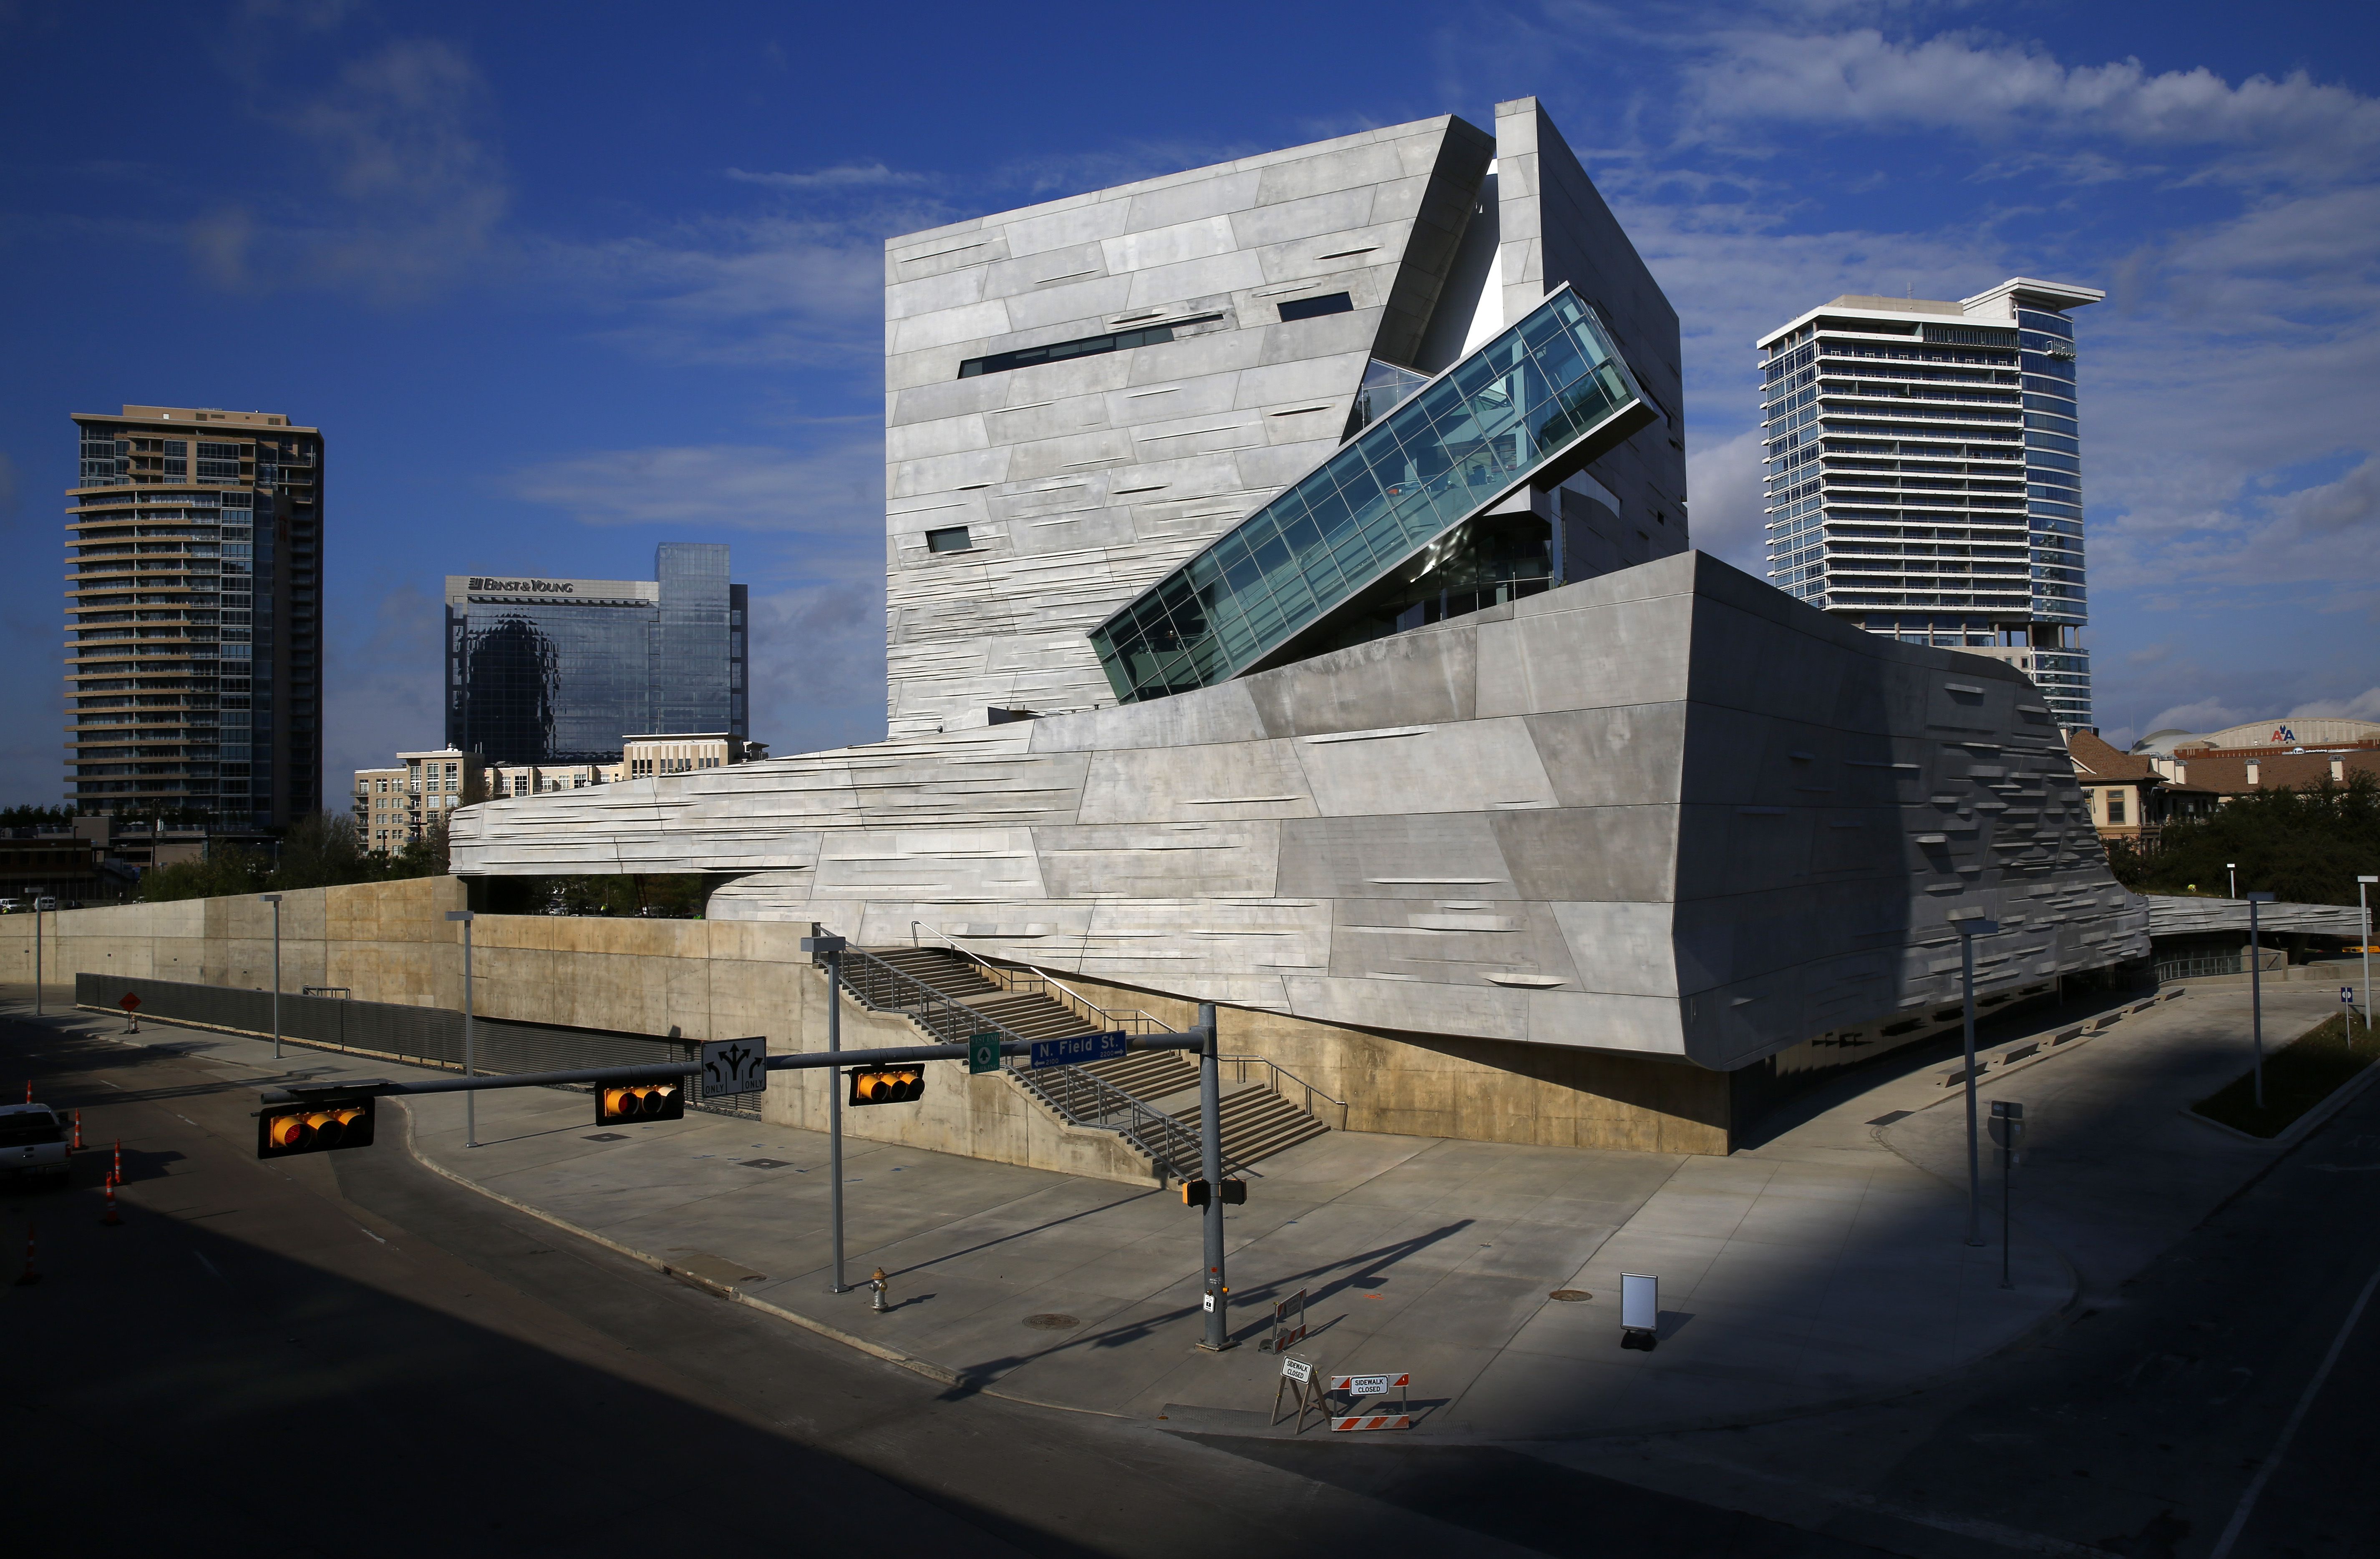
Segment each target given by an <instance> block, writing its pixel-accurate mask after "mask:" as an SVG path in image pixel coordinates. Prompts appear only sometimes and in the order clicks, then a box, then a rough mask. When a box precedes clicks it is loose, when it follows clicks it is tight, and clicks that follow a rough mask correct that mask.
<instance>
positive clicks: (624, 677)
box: [445, 542, 750, 764]
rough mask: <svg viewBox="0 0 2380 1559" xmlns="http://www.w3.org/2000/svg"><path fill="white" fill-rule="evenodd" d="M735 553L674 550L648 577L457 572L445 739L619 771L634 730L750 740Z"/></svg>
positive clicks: (501, 756)
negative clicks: (615, 765)
mask: <svg viewBox="0 0 2380 1559" xmlns="http://www.w3.org/2000/svg"><path fill="white" fill-rule="evenodd" d="M727 567H728V565H727V549H726V548H725V547H723V546H720V545H717V544H712V543H701V542H663V543H662V545H661V546H660V547H658V548H656V549H655V550H654V555H653V577H652V578H650V579H561V578H546V577H542V576H535V575H520V574H504V575H499V574H449V575H447V577H446V687H445V691H446V744H447V745H448V746H450V747H454V748H457V749H459V750H461V751H463V752H466V753H474V754H477V755H480V757H482V758H484V759H486V760H487V761H489V762H491V763H501V764H550V763H560V764H570V763H612V762H617V761H618V760H619V758H620V754H621V748H622V744H623V743H624V742H625V739H626V738H627V737H629V736H632V735H653V734H677V733H692V732H702V733H709V734H720V733H724V734H725V735H727V736H729V737H731V738H735V739H737V740H741V739H742V738H744V737H746V736H748V735H749V734H750V730H749V726H750V719H749V705H748V698H749V689H748V687H747V678H746V668H747V665H748V664H749V660H748V654H747V645H748V637H747V635H748V634H749V633H750V628H749V626H748V623H747V606H746V592H745V586H741V585H737V584H735V583H732V582H731V581H730V580H729V579H728V577H727Z"/></svg>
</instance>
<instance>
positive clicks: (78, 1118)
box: [67, 1110, 82, 1153]
mask: <svg viewBox="0 0 2380 1559" xmlns="http://www.w3.org/2000/svg"><path fill="white" fill-rule="evenodd" d="M74 1115H75V1138H74V1146H72V1147H70V1148H68V1149H67V1152H68V1153H80V1152H82V1111H80V1110H77V1111H75V1112H74Z"/></svg>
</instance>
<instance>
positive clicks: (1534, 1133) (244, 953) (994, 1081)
mask: <svg viewBox="0 0 2380 1559" xmlns="http://www.w3.org/2000/svg"><path fill="white" fill-rule="evenodd" d="M462 907H463V888H462V884H461V883H460V882H459V881H457V880H456V879H455V878H453V877H417V878H413V879H410V880H407V881H404V882H389V883H370V884H362V885H358V886H356V887H350V888H312V889H308V890H306V891H302V892H295V893H290V894H288V895H286V896H285V899H284V901H283V903H282V906H281V912H282V927H281V933H282V934H281V941H282V947H281V962H282V981H283V988H284V989H285V990H296V989H297V988H299V987H300V986H304V985H345V986H346V987H347V988H348V989H349V990H350V991H351V992H352V993H353V995H354V996H355V997H356V998H357V999H358V1000H359V1001H389V1002H399V1003H403V1004H406V1005H407V1006H416V1007H448V1008H455V1009H460V1008H461V1007H462V1005H463V959H462V927H461V926H460V925H454V924H452V923H450V922H448V921H447V920H446V919H445V918H444V916H445V912H446V911H448V910H453V909H460V908H462ZM48 918H49V921H50V923H51V924H52V925H53V927H54V929H55V937H52V938H50V947H49V955H48V956H49V960H50V961H49V969H50V972H51V973H50V981H49V988H50V989H51V990H52V991H53V992H54V993H58V994H61V995H63V994H65V993H66V992H67V991H70V990H71V987H72V981H71V978H70V977H69V976H70V975H71V973H72V972H73V971H76V970H88V971H93V972H98V973H123V974H136V975H137V974H148V975H153V976H155V977H157V978H160V979H166V980H194V981H197V982H199V983H200V984H204V985H244V986H248V987H249V988H252V989H266V988H270V986H271V985H272V981H273V917H272V912H271V910H270V909H269V908H268V907H267V906H265V905H263V904H261V903H258V902H257V901H255V900H249V899H204V900H183V901H181V902H178V903H171V904H132V905H123V906H119V907H115V908H111V909H97V910H70V911H67V912H63V913H60V914H57V915H55V916H51V917H48ZM472 929H473V951H472V961H473V968H472V973H473V982H472V983H473V986H474V991H475V996H476V1000H477V1007H478V1010H479V1011H480V1013H481V1014H482V1015H484V1016H487V1017H491V1018H517V1019H524V1020H529V1021H537V1022H546V1023H565V1024H571V1025H576V1026H578V1027H585V1028H601V1029H624V1030H628V1031H630V1032H633V1033H654V1034H665V1033H669V1032H671V1030H672V1029H675V1030H676V1031H677V1032H678V1033H679V1034H681V1035H682V1036H684V1037H686V1038H688V1039H725V1038H730V1037H734V1036H737V1035H751V1034H759V1035H765V1036H766V1037H767V1038H768V1040H769V1042H770V1045H771V1047H772V1048H775V1049H778V1050H783V1049H784V1048H786V1047H787V1046H788V1045H796V1046H798V1047H800V1048H803V1049H820V1050H822V1049H824V1048H825V1047H826V1038H825V1020H824V1017H823V1012H824V1009H823V1006H822V1005H821V1004H822V1002H823V999H824V995H825V990H826V983H825V976H824V975H823V974H822V973H818V972H816V971H814V970H812V969H811V968H810V967H809V961H808V959H807V956H806V955H804V954H803V953H802V951H801V949H800V944H801V938H802V937H803V936H804V935H806V934H807V927H806V926H803V925H798V924H793V923H785V922H770V921H702V920H625V919H623V920H613V919H604V918H600V917H591V916H590V917H579V916H566V915H481V916H480V918H479V920H478V921H477V922H475V923H474V925H473V928H472ZM61 952H63V958H61V956H60V955H61ZM31 971H32V917H31V916H30V915H9V916H6V917H0V972H5V975H6V979H7V980H8V981H10V982H11V983H13V984H20V985H21V984H24V983H26V982H30V978H31ZM1066 984H1067V985H1069V986H1071V987H1072V988H1074V989H1075V990H1077V991H1079V992H1080V993H1081V994H1082V995H1083V996H1085V997H1087V998H1089V999H1090V1000H1092V1001H1095V1002H1098V1003H1099V1004H1100V1005H1102V1006H1107V1007H1114V1008H1123V1009H1129V1008H1142V1009H1147V1011H1149V1012H1150V1013H1152V1014H1154V1015H1155V1016H1157V1017H1159V1018H1161V1019H1163V1020H1164V1021H1167V1022H1169V1023H1172V1024H1173V1025H1174V1026H1176V1027H1187V1026H1188V1025H1189V1024H1190V1023H1191V1022H1193V1021H1196V1009H1195V1007H1194V1005H1193V1004H1192V1003H1190V1002H1186V1001H1183V1000H1179V999H1177V998H1174V997H1163V996H1157V995H1153V994H1151V993H1148V992H1143V991H1135V990H1131V989H1128V988H1126V987H1123V986H1116V985H1102V984H1101V983H1099V982H1098V981H1093V980H1082V979H1075V978H1072V977H1069V978H1068V979H1067V981H1066ZM844 1017H845V1021H844V1048H846V1049H856V1048H859V1047H861V1046H862V1045H915V1044H917V1043H919V1042H920V1041H919V1036H918V1033H917V1030H916V1029H915V1028H913V1027H912V1026H911V1025H910V1024H909V1023H908V1022H907V1021H905V1020H902V1019H893V1018H887V1017H883V1016H880V1015H874V1014H868V1013H866V1012H863V1011H861V1010H860V1009H857V1008H856V1007H853V1006H850V1005H848V1004H846V1005H845V1007H844ZM1220 1022H1221V1026H1222V1031H1223V1034H1222V1041H1223V1048H1224V1051H1225V1052H1226V1053H1227V1054H1239V1055H1254V1056H1262V1057H1266V1058H1267V1059H1269V1060H1270V1061H1272V1062H1274V1063H1275V1064H1276V1065H1279V1066H1281V1067H1283V1068H1286V1069H1287V1070H1290V1071H1291V1072H1293V1073H1295V1074H1296V1075H1297V1076H1298V1077H1300V1078H1302V1079H1304V1080H1305V1081H1306V1082H1311V1083H1312V1084H1314V1086H1315V1087H1317V1088H1318V1089H1320V1090H1321V1091H1322V1092H1323V1093H1325V1094H1330V1095H1331V1096H1332V1097H1334V1098H1339V1099H1344V1100H1346V1101H1347V1102H1348V1112H1347V1119H1346V1125H1347V1128H1348V1129H1349V1130H1356V1131H1393V1132H1400V1133H1403V1134H1406V1135H1410V1136H1417V1137H1460V1138H1467V1139H1470V1140H1473V1141H1478V1142H1527V1143H1533V1144H1536V1145H1540V1146H1552V1147H1592V1148H1619V1149H1624V1150H1633V1151H1637V1152H1653V1153H1705V1154H1724V1153H1726V1152H1727V1151H1728V1136H1729V1126H1730V1122H1729V1116H1728V1080H1727V1076H1726V1074H1724V1073H1721V1072H1714V1071H1706V1070H1702V1069H1701V1068H1698V1067H1694V1066H1689V1065H1686V1064H1683V1063H1680V1062H1663V1061H1655V1060H1648V1059H1644V1058H1640V1057H1631V1056H1622V1055H1618V1054H1614V1053H1611V1052H1608V1051H1593V1050H1573V1049H1566V1048H1561V1047H1558V1046H1553V1045H1523V1044H1515V1043H1512V1042H1508V1041H1500V1040H1463V1039H1451V1038H1446V1037H1443V1036H1439V1035H1432V1034H1416V1033H1396V1032H1381V1031H1374V1030H1368V1029H1356V1028H1350V1027H1346V1026H1343V1025H1341V1024H1336V1023H1325V1022H1318V1021H1312V1020H1309V1019H1303V1018H1293V1017H1288V1016H1285V1015H1283V1014H1280V1013H1273V1012H1262V1011H1256V1010H1251V1009H1243V1008H1225V1009H1222V1012H1221V1017H1220ZM863 1034H864V1035H866V1036H867V1037H864V1038H863V1037H860V1036H861V1035H863ZM807 1075H808V1076H809V1077H811V1078H812V1079H816V1078H817V1077H818V1076H820V1075H821V1074H807ZM960 1075H963V1074H961V1073H959V1072H958V1070H957V1069H956V1068H954V1067H952V1066H949V1065H948V1064H943V1065H938V1066H937V1067H936V1068H935V1070H934V1075H933V1078H932V1080H931V1082H929V1087H928V1090H927V1096H926V1099H925V1100H924V1101H922V1102H921V1103H920V1104H919V1105H917V1106H875V1107H872V1108H863V1109H858V1110H846V1111H845V1112H844V1130H847V1131H849V1132H851V1133H852V1134H853V1135H854V1136H859V1137H867V1138H870V1139H877V1140H883V1141H891V1142H906V1143H908V1144H909V1145H911V1146H915V1147H920V1148H931V1149H934V1150H935V1151H938V1152H943V1153H958V1154H969V1155H971V1156H975V1157H979V1158H990V1159H995V1160H998V1161H1000V1162H1002V1163H1008V1164H1028V1165H1032V1166H1036V1167H1039V1168H1048V1169H1062V1170H1063V1171H1065V1172H1066V1173H1069V1174H1082V1175H1096V1176H1099V1177H1101V1178H1110V1179H1134V1180H1145V1179H1146V1178H1147V1174H1148V1171H1147V1166H1145V1165H1144V1164H1143V1163H1141V1161H1140V1160H1139V1159H1138V1158H1137V1156H1136V1155H1134V1154H1131V1153H1130V1152H1129V1150H1127V1149H1125V1148H1123V1146H1122V1145H1121V1144H1120V1143H1119V1142H1116V1140H1115V1139H1114V1138H1112V1137H1111V1135H1110V1134H1109V1133H1105V1132H1078V1131H1076V1130H1075V1129H1072V1128H1068V1127H1065V1126H1064V1125H1063V1123H1062V1122H1060V1121H1058V1120H1057V1119H1056V1118H1054V1117H1052V1116H1050V1115H1049V1113H1048V1112H1046V1111H1045V1110H1043V1109H1042V1108H1041V1106H1038V1104H1036V1103H1035V1102H1034V1101H1033V1099H1032V1098H1031V1096H1030V1095H1028V1094H1025V1093H1024V1092H1023V1091H1022V1090H1021V1089H1018V1088H1017V1087H1016V1086H1015V1085H1014V1084H1013V1083H1010V1082H1006V1081H1004V1080H1002V1079H999V1078H977V1079H973V1080H970V1081H969V1082H966V1083H965V1084H964V1085H961V1087H963V1089H964V1097H965V1100H966V1101H967V1103H966V1105H965V1108H960V1107H958V1106H957V1104H956V1101H957V1100H958V1099H959V1098H960V1097H961V1088H960V1087H952V1086H949V1085H947V1084H946V1083H945V1078H946V1077H950V1078H955V1077H957V1076H960ZM820 1086H822V1084H820V1083H818V1082H815V1081H813V1082H797V1081H795V1074H790V1073H781V1074H779V1075H778V1076H777V1078H776V1079H774V1080H773V1082H772V1084H771V1094H770V1099H769V1105H768V1114H769V1118H771V1119H772V1120H783V1121H785V1122H787V1123H788V1124H796V1125H802V1126H807V1127H811V1128H813V1129H823V1128H824V1126H825V1124H826V1105H825V1095H824V1094H823V1093H820V1092H818V1091H817V1090H818V1088H819V1087H820ZM1294 1096H1295V1095H1294V1094H1293V1097H1294ZM1321 1113H1322V1117H1323V1118H1324V1119H1325V1120H1326V1121H1327V1122H1329V1123H1330V1124H1331V1125H1334V1126H1335V1125H1337V1124H1338V1123H1339V1122H1338V1120H1337V1118H1336V1112H1335V1111H1324V1112H1321Z"/></svg>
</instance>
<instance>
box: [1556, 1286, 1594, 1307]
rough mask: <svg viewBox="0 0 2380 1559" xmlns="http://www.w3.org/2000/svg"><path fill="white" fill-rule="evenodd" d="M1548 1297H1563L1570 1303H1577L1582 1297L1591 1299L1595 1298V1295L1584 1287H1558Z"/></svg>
mask: <svg viewBox="0 0 2380 1559" xmlns="http://www.w3.org/2000/svg"><path fill="white" fill-rule="evenodd" d="M1546 1298H1548V1299H1561V1300H1564V1301H1565V1302H1567V1303H1570V1304H1576V1303H1578V1301H1579V1300H1581V1299H1593V1298H1595V1296H1594V1295H1593V1294H1590V1293H1588V1292H1587V1291H1586V1290H1585V1289H1584V1288H1557V1289H1555V1290H1554V1291H1553V1292H1552V1293H1550V1294H1548V1295H1547V1296H1546Z"/></svg>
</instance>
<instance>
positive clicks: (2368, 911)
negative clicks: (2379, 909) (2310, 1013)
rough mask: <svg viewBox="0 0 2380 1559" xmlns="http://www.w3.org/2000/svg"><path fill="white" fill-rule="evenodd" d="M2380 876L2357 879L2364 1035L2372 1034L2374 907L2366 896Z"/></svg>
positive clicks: (2357, 919) (2356, 894)
mask: <svg viewBox="0 0 2380 1559" xmlns="http://www.w3.org/2000/svg"><path fill="white" fill-rule="evenodd" d="M2375 882H2380V876H2360V877H2357V878H2356V879H2355V915H2356V923H2357V924H2358V925H2361V926H2362V927H2363V1033H2364V1037H2366V1038H2369V1037H2371V1034H2372V906H2371V904H2370V903H2369V902H2368V901H2367V900H2365V898H2364V895H2365V894H2366V893H2367V892H2369V891H2370V890H2371V888H2372V885H2373V884H2374V883H2375Z"/></svg>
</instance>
